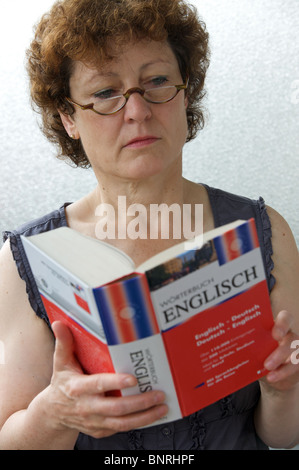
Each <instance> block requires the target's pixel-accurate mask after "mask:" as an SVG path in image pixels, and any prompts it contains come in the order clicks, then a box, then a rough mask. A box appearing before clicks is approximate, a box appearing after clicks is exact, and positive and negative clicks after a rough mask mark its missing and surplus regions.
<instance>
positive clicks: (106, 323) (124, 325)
mask: <svg viewBox="0 0 299 470" xmlns="http://www.w3.org/2000/svg"><path fill="white" fill-rule="evenodd" d="M94 296H95V299H96V302H97V305H98V308H99V312H100V316H101V320H102V324H103V328H104V330H105V334H106V338H107V342H108V344H109V345H110V346H112V345H116V344H122V343H129V342H131V341H136V340H138V339H142V338H146V337H148V336H152V335H155V334H157V333H159V331H160V330H159V326H158V323H157V319H156V316H155V313H154V310H153V306H152V302H151V298H150V294H149V291H148V286H147V282H146V278H145V275H144V274H136V275H135V276H134V277H133V278H130V279H125V280H120V281H119V282H116V283H113V284H107V285H105V286H102V287H99V288H98V289H95V290H94Z"/></svg>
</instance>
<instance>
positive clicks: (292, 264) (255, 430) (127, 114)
mask: <svg viewBox="0 0 299 470" xmlns="http://www.w3.org/2000/svg"><path fill="white" fill-rule="evenodd" d="M28 64H29V65H28V70H29V75H30V80H31V95H32V99H33V102H34V103H35V105H36V106H37V108H38V109H39V110H40V112H41V114H42V118H43V130H44V132H45V134H46V135H47V136H48V138H49V139H50V140H51V141H53V142H55V143H56V144H58V145H59V146H60V151H61V155H63V156H66V157H68V158H70V159H71V160H72V161H73V162H74V163H75V164H76V165H79V166H83V167H84V166H85V167H87V166H89V165H91V166H92V168H93V171H94V173H95V175H96V178H97V182H98V184H97V187H96V188H95V189H94V190H93V191H92V192H91V193H90V194H88V195H86V196H85V197H84V198H82V199H81V200H79V201H77V202H75V203H73V204H69V205H67V204H66V205H65V206H64V207H62V208H60V209H59V210H56V211H54V212H52V213H51V214H48V215H46V216H45V217H43V218H41V219H39V220H36V221H33V222H31V223H28V224H26V225H25V226H23V227H21V228H20V229H18V230H16V231H14V232H7V233H6V235H5V238H9V240H7V241H6V243H5V244H4V247H3V249H2V251H1V261H0V270H1V279H2V281H1V287H0V299H1V316H0V331H1V339H2V340H3V341H4V344H5V364H4V365H2V366H1V369H0V373H1V381H0V383H1V388H0V395H1V398H0V402H1V408H0V409H1V413H0V422H1V431H0V448H2V449H73V448H77V449H113V450H117V449H138V448H144V449H185V450H187V449H265V448H267V446H278V447H291V446H293V445H295V444H296V443H297V442H298V441H299V426H298V422H299V399H298V398H299V396H298V390H299V384H298V381H299V372H298V365H296V364H295V363H294V361H291V360H290V357H291V353H292V352H293V350H292V349H291V345H292V344H293V343H292V342H293V341H294V340H295V339H298V332H299V315H298V308H297V305H298V302H299V294H298V292H299V289H298V288H297V286H298V281H297V279H298V275H299V261H298V252H297V248H296V245H295V242H294V239H293V236H292V234H291V232H290V229H289V227H288V225H287V223H286V222H285V221H284V220H283V219H282V217H281V216H280V215H279V214H277V213H276V212H275V211H274V210H273V209H270V208H267V209H266V207H265V205H264V203H263V201H262V200H259V201H251V200H248V199H245V198H241V197H238V196H234V195H230V194H227V193H225V192H223V191H220V190H215V189H212V188H208V187H207V186H204V185H197V184H194V183H192V182H190V181H187V180H185V179H184V178H183V177H182V149H183V146H184V144H185V142H186V141H188V140H190V139H192V138H193V137H195V135H196V132H197V131H198V130H199V129H200V128H201V127H202V126H203V122H204V120H203V114H202V110H201V108H200V104H201V99H202V97H203V94H204V93H203V85H204V79H205V72H206V69H207V66H208V35H207V33H206V31H205V27H204V25H203V24H202V23H201V22H200V21H199V20H198V18H197V16H196V13H195V12H194V10H193V9H192V8H190V7H188V6H187V4H186V3H185V2H184V1H183V0H64V1H61V2H58V3H56V4H55V5H54V6H53V8H52V10H51V12H50V13H49V14H47V15H45V16H44V17H43V18H42V20H41V22H40V24H39V25H38V27H37V30H36V34H35V38H34V40H33V42H32V44H31V47H30V49H29V51H28ZM119 195H122V196H125V197H126V198H127V199H126V200H127V205H130V204H133V203H139V204H143V206H145V207H147V208H149V206H150V204H153V203H158V204H160V203H162V202H163V203H166V204H169V205H170V204H173V203H176V204H179V205H180V206H181V207H182V205H183V204H192V206H195V204H203V207H204V218H203V221H204V230H205V231H206V230H209V229H212V228H213V227H214V226H215V225H221V224H223V223H226V222H229V221H231V220H234V219H237V218H240V217H243V218H244V217H245V218H249V217H252V216H253V217H255V218H256V221H257V225H258V230H259V237H260V242H261V245H262V251H263V256H264V261H265V269H266V272H267V279H268V284H269V289H270V291H271V301H272V306H273V314H274V317H275V326H274V328H273V337H274V338H275V339H276V340H277V341H278V344H279V345H278V347H277V349H276V350H275V351H274V352H273V353H272V354H271V356H269V358H268V359H267V360H266V363H265V365H266V367H267V369H268V370H269V373H268V375H267V377H266V378H264V379H263V380H261V381H260V382H259V383H254V384H251V385H250V386H248V387H246V388H244V389H242V390H240V391H239V392H237V393H234V394H232V395H230V396H229V397H226V398H225V399H223V400H220V401H219V402H217V403H215V404H213V405H211V406H209V407H207V408H205V409H203V410H200V411H199V412H198V413H195V414H193V415H191V416H189V417H187V418H185V419H182V420H179V421H176V422H174V423H169V424H168V425H167V426H163V425H162V426H153V427H147V428H146V429H140V427H143V426H147V425H149V424H151V423H153V422H154V421H155V420H157V419H158V418H159V417H162V416H164V415H165V414H166V413H167V404H166V403H164V401H165V396H164V394H163V393H162V392H157V391H151V392H147V393H144V394H142V395H138V396H128V397H121V398H119V397H118V398H113V397H110V396H106V395H105V394H106V392H108V391H110V390H115V389H123V388H126V387H130V386H132V385H133V384H134V383H135V379H134V377H131V376H129V375H126V374H96V375H91V376H87V375H84V374H83V373H82V370H81V368H80V364H78V362H77V361H76V359H75V357H74V356H73V353H72V336H71V334H70V332H69V330H68V329H67V328H66V327H65V326H64V325H63V324H62V323H60V322H57V323H55V324H54V325H53V330H54V334H55V336H56V341H55V342H54V336H53V334H52V331H51V329H50V328H49V326H48V319H47V317H46V313H45V311H44V309H43V307H42V304H41V301H40V298H39V296H38V294H37V292H36V286H35V283H34V281H33V278H32V274H31V271H30V269H29V267H28V263H27V262H26V258H25V256H24V253H23V250H22V245H21V242H20V234H24V235H26V236H27V235H30V234H33V233H38V232H41V231H45V230H51V229H53V228H56V227H59V226H62V225H66V224H67V225H68V226H70V227H72V228H73V229H75V230H78V231H79V232H82V233H85V234H87V235H90V236H93V237H95V228H96V223H97V221H98V219H97V217H96V216H95V214H96V208H97V207H98V206H99V204H101V203H109V204H112V205H113V207H115V211H116V215H117V216H118V214H117V198H118V196H119ZM116 220H118V217H116ZM193 222H194V221H193ZM271 229H272V232H271ZM271 235H272V236H271ZM107 241H108V242H109V243H113V244H114V245H116V246H117V247H119V248H121V249H122V250H124V251H125V252H126V253H127V254H129V255H130V256H131V257H132V258H133V260H134V261H135V262H136V263H137V264H138V263H140V262H142V261H144V260H145V259H147V258H148V257H150V256H151V255H153V254H155V253H157V252H159V251H161V250H163V249H164V248H166V247H167V246H170V245H172V244H174V243H176V242H178V240H173V239H171V238H170V239H168V240H165V239H162V238H160V239H157V240H151V239H150V238H146V239H138V240H131V239H129V238H126V239H110V240H107ZM272 247H273V257H271V255H272ZM103 269H105V267H104V266H103ZM16 293H17V295H16Z"/></svg>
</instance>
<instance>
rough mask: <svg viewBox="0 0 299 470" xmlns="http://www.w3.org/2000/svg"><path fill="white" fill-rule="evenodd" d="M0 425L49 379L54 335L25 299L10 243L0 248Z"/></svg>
mask: <svg viewBox="0 0 299 470" xmlns="http://www.w3.org/2000/svg"><path fill="white" fill-rule="evenodd" d="M0 280H1V282H0V341H1V345H2V358H1V359H2V360H1V364H0V404H1V406H0V426H1V422H3V420H5V419H6V418H7V416H9V415H10V414H11V413H13V412H14V411H18V410H19V409H23V408H25V407H27V406H28V404H29V403H30V401H31V400H32V398H33V397H34V396H35V395H36V394H37V393H39V392H40V391H41V390H42V389H44V388H45V387H46V386H47V385H48V383H49V380H50V378H51V371H52V357H53V350H54V340H53V335H52V333H51V332H50V330H49V328H48V326H47V325H46V323H45V322H44V321H43V320H41V319H40V318H38V317H37V316H36V314H35V312H34V311H33V310H32V308H31V306H30V303H29V301H28V297H27V293H26V286H25V283H24V281H22V280H21V278H20V277H19V274H18V270H17V267H16V264H15V262H14V260H13V257H12V254H11V250H10V244H9V241H7V242H6V243H5V244H4V246H3V247H2V249H1V251H0Z"/></svg>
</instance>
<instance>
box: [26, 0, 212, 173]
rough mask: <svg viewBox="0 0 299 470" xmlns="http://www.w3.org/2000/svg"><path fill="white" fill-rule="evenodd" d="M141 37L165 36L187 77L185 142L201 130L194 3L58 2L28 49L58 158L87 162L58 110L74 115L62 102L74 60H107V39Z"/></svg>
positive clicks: (200, 43)
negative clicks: (70, 135) (186, 131)
mask: <svg viewBox="0 0 299 470" xmlns="http://www.w3.org/2000/svg"><path fill="white" fill-rule="evenodd" d="M145 38H147V39H150V40H154V41H164V40H167V41H168V43H169V44H170V46H171V47H172V50H173V51H174V53H175V56H176V58H177V60H178V64H179V67H180V71H181V75H182V78H183V79H184V80H185V79H186V77H187V75H188V76H189V86H188V91H187V93H188V102H189V104H188V108H187V122H188V137H187V142H188V141H189V140H191V139H193V138H194V137H195V136H196V134H197V132H198V131H199V130H200V129H202V128H203V126H204V113H203V109H202V99H203V97H204V94H205V92H204V81H205V76H206V71H207V68H208V65H209V46H208V33H207V32H206V27H205V24H204V23H203V22H202V21H201V20H200V19H199V18H198V16H197V12H196V10H195V8H194V7H193V6H191V5H188V4H187V3H186V2H185V0H60V1H58V2H56V3H55V4H54V5H53V7H52V9H51V10H50V11H49V13H46V14H45V15H44V16H43V17H42V18H41V21H40V22H39V23H38V25H37V26H36V29H35V37H34V39H33V41H32V43H31V45H30V47H29V49H28V51H27V58H28V64H27V70H28V73H29V78H30V89H31V99H32V104H33V107H34V108H35V109H36V110H37V111H38V112H40V113H41V116H42V123H41V128H42V131H43V133H44V134H45V135H46V137H47V138H48V139H49V140H50V141H51V142H53V143H55V144H56V145H58V147H59V149H60V151H59V155H58V157H60V158H65V157H66V158H68V159H70V160H71V161H72V162H73V163H74V164H75V165H76V166H80V167H85V168H87V167H89V166H90V164H89V161H88V158H87V156H86V154H85V152H84V149H83V146H82V144H81V141H80V140H73V139H71V138H70V137H69V136H68V134H67V132H66V131H65V129H64V127H63V124H62V121H61V118H60V115H59V113H58V110H60V111H61V112H63V113H67V114H70V115H71V114H73V113H74V108H73V107H72V106H71V105H70V104H69V103H68V102H67V101H66V97H67V96H69V79H70V77H71V74H72V64H73V61H75V60H82V61H84V62H88V63H89V62H91V61H92V62H94V63H96V62H97V63H99V61H102V60H107V59H109V58H111V57H110V56H109V43H110V42H111V39H112V40H113V44H114V45H116V46H121V45H123V44H126V43H127V42H128V41H129V40H132V39H145Z"/></svg>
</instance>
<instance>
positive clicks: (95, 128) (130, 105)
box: [62, 41, 187, 180]
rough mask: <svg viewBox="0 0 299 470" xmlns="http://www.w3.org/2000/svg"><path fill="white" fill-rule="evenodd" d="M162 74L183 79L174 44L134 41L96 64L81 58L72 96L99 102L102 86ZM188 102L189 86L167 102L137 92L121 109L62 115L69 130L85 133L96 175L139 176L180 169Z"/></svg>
mask: <svg viewBox="0 0 299 470" xmlns="http://www.w3.org/2000/svg"><path fill="white" fill-rule="evenodd" d="M157 77H158V78H157ZM159 77H161V78H159ZM157 79H159V80H162V81H163V83H164V81H165V85H180V84H182V83H183V79H182V77H181V74H180V70H179V66H178V63H177V60H176V57H175V55H174V53H173V51H172V49H171V48H170V46H169V45H168V43H167V42H163V43H160V42H155V41H141V42H136V43H135V42H134V43H132V44H130V45H128V46H126V47H125V48H124V49H123V51H122V53H121V54H119V55H118V56H117V57H115V58H114V59H113V60H112V61H108V62H106V63H105V64H104V65H103V66H101V67H99V68H97V69H95V68H89V67H88V66H87V65H86V64H84V63H82V62H76V63H75V67H74V72H73V75H72V76H71V79H70V92H71V99H72V100H74V101H75V102H77V103H80V104H81V105H85V104H89V103H93V102H95V99H96V98H95V96H94V95H95V94H96V93H97V92H99V91H101V90H107V89H111V88H113V89H118V90H120V91H121V93H125V92H126V91H127V90H128V89H130V88H134V87H139V88H144V87H146V86H149V85H148V84H150V83H156V82H152V81H153V80H157ZM186 107H187V99H186V98H185V93H184V91H180V92H179V93H178V95H177V96H176V97H175V98H174V99H173V100H172V101H170V102H168V103H164V104H152V103H148V102H146V101H145V100H144V99H143V97H142V96H141V95H140V94H139V93H133V94H132V95H131V96H130V98H129V100H128V102H127V104H126V106H125V107H124V108H123V109H122V110H121V111H119V112H118V113H117V114H114V115H109V116H101V115H98V114H95V113H94V112H93V111H90V110H85V111H83V110H81V109H77V108H76V111H75V114H74V115H73V116H72V117H71V118H70V117H68V116H65V115H62V120H63V123H64V125H65V128H66V130H67V132H68V133H69V134H70V135H71V134H73V135H75V137H76V138H79V137H80V139H81V142H82V145H83V147H84V150H85V152H86V154H87V156H88V159H89V161H90V163H91V165H92V167H93V169H94V171H95V174H96V176H97V177H101V176H103V175H106V176H114V177H119V178H122V179H125V180H140V179H143V178H147V177H151V176H155V175H157V174H160V173H161V172H169V170H170V169H171V168H174V169H175V168H177V170H178V171H180V168H181V157H182V147H183V145H184V143H185V142H186V137H187V118H186Z"/></svg>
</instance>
